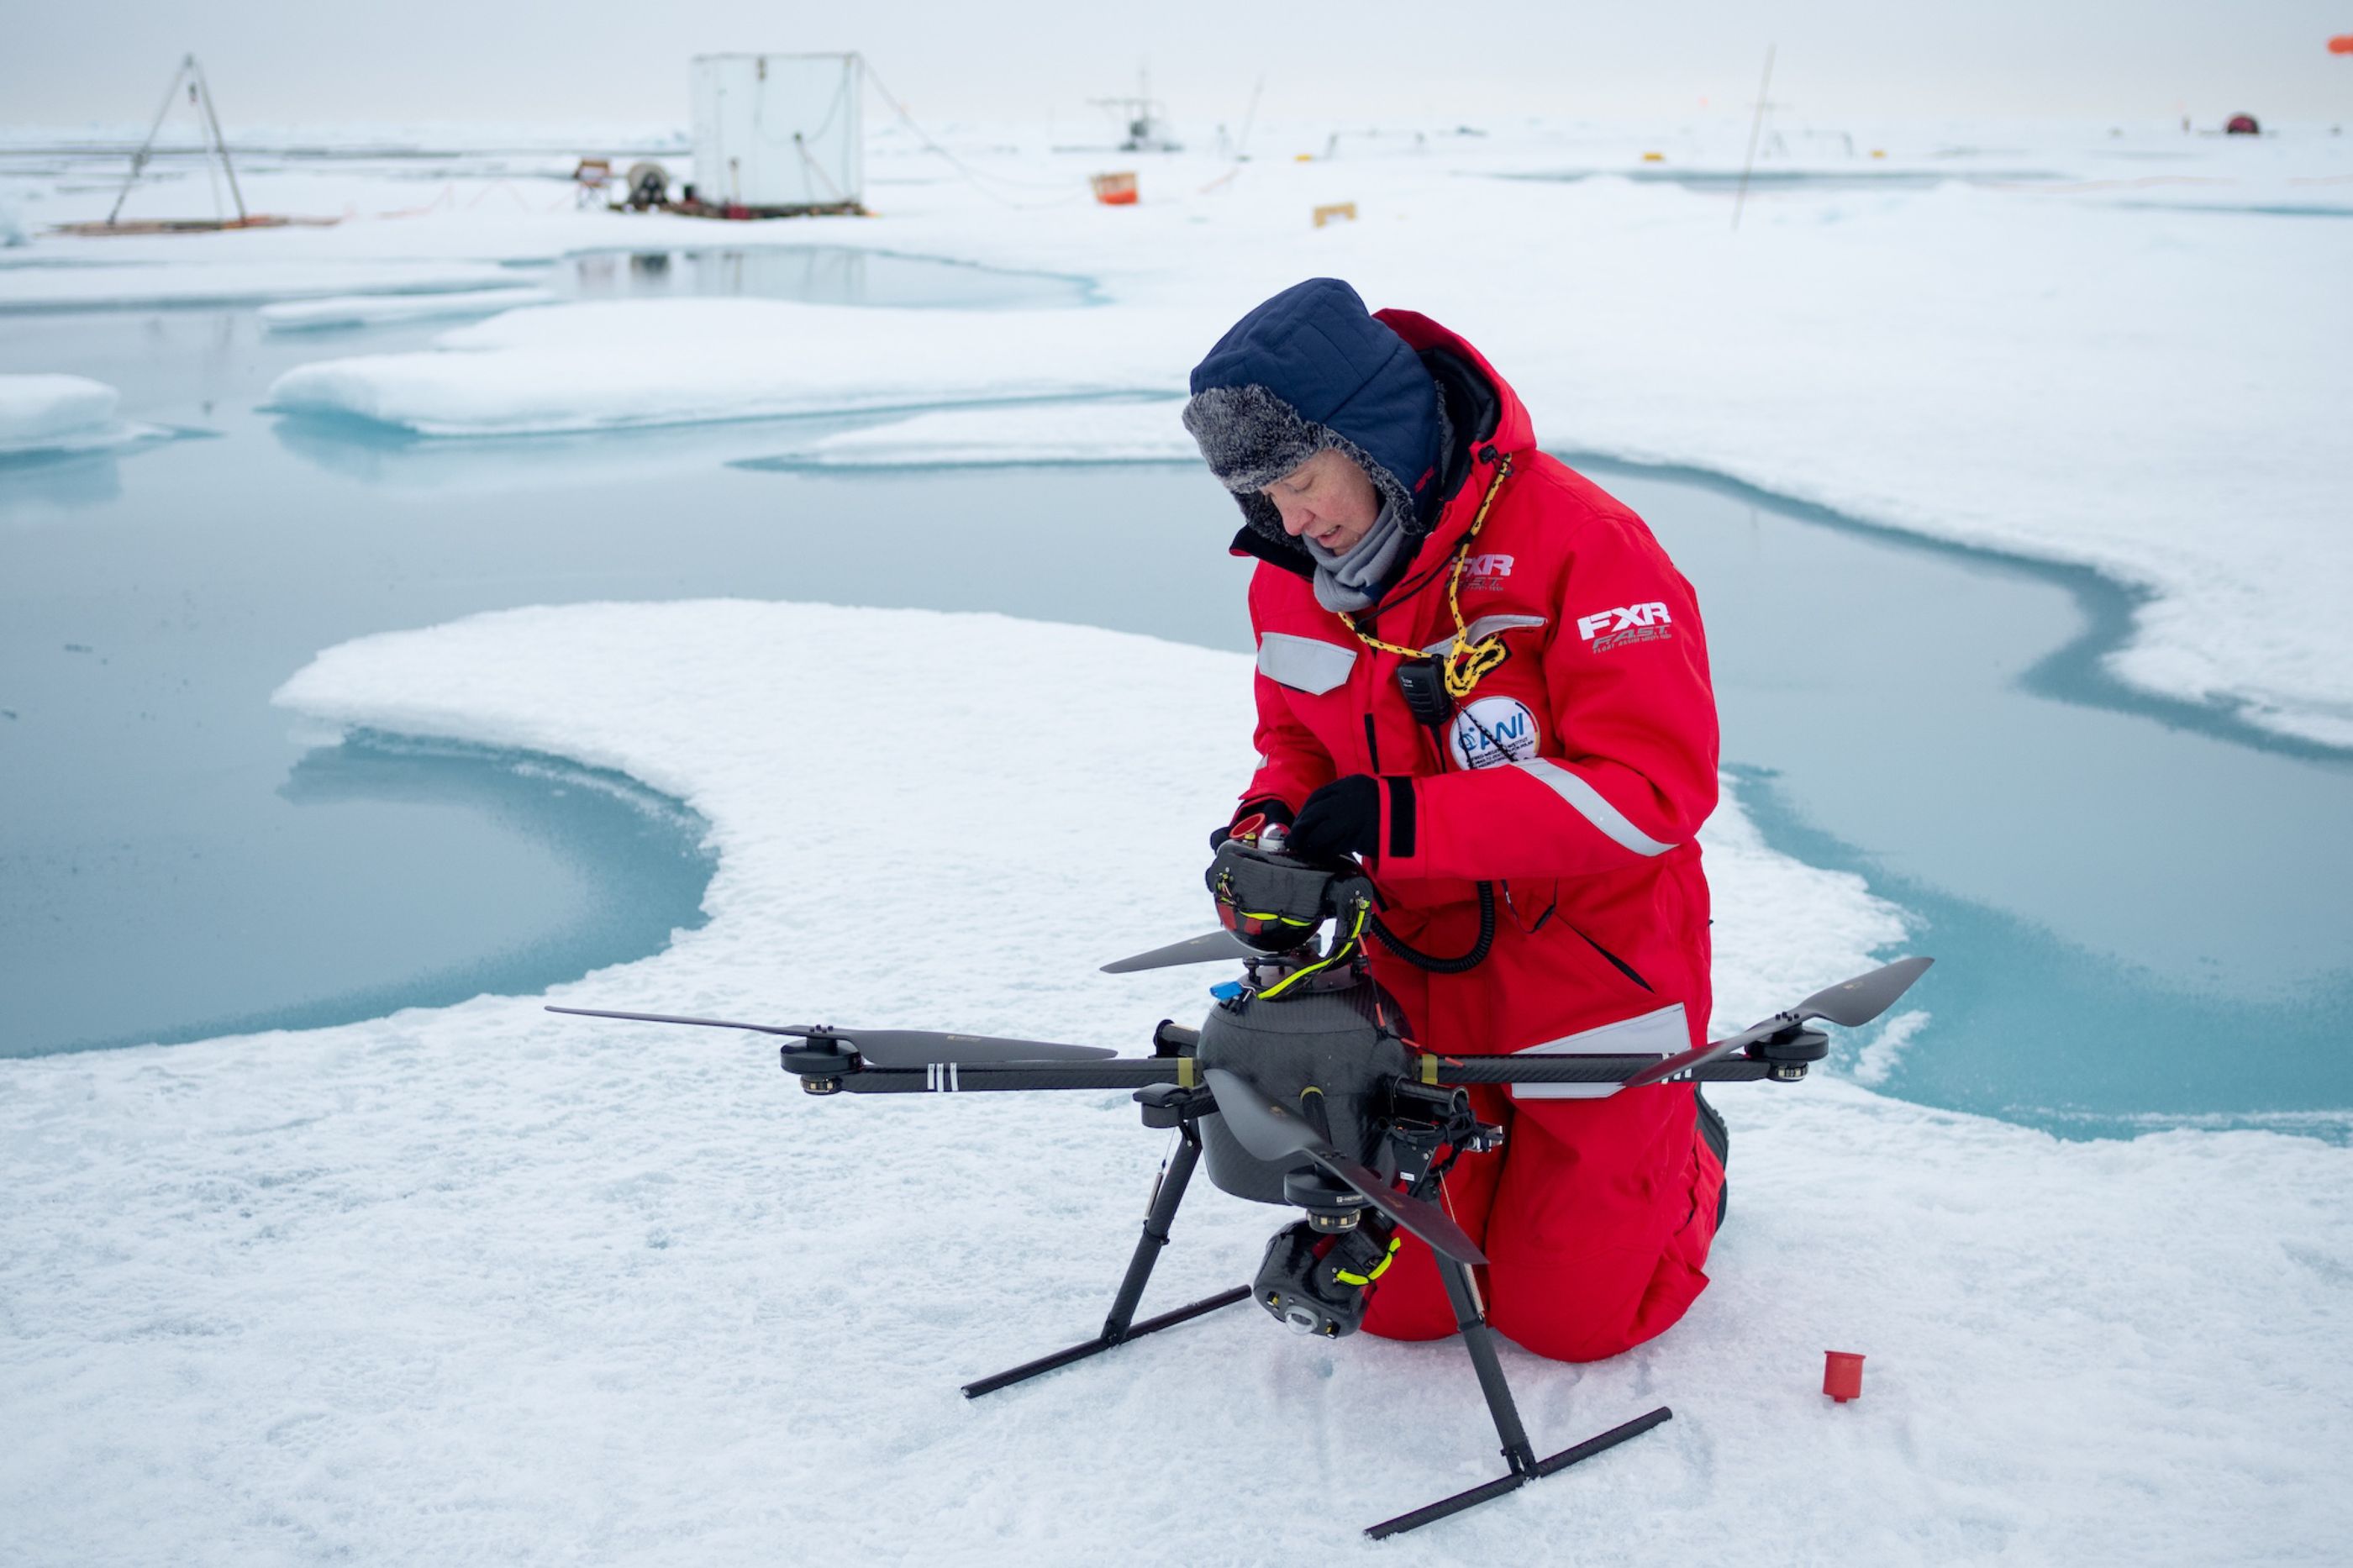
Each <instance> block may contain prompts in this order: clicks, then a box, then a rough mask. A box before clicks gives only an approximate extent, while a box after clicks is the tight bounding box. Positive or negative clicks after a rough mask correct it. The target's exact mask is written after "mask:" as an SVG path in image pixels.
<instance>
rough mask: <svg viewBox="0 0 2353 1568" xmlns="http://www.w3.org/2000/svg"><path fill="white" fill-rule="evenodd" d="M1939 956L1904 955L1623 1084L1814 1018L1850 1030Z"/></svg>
mask: <svg viewBox="0 0 2353 1568" xmlns="http://www.w3.org/2000/svg"><path fill="white" fill-rule="evenodd" d="M1932 963H1936V960H1935V959H1933V958H1899V959H1897V960H1896V961H1895V962H1894V963H1884V964H1882V965H1880V966H1879V967H1878V968H1877V969H1874V970H1873V971H1871V973H1868V974H1858V975H1856V976H1855V977H1854V978H1853V979H1852V980H1841V981H1840V982H1839V983H1838V984H1836V985H1831V986H1827V987H1825V988H1823V989H1822V990H1820V991H1817V992H1815V993H1814V994H1812V995H1811V996H1809V997H1807V998H1806V999H1805V1000H1804V1001H1802V1002H1800V1003H1799V1004H1798V1005H1796V1006H1795V1007H1792V1008H1790V1009H1789V1010H1788V1012H1786V1013H1776V1014H1774V1015H1773V1016H1771V1017H1769V1018H1767V1019H1766V1020H1765V1021H1764V1022H1763V1023H1761V1024H1752V1025H1750V1026H1748V1027H1747V1028H1746V1029H1743V1030H1741V1031H1740V1033H1738V1034H1736V1035H1733V1036H1729V1037H1726V1038H1724V1039H1721V1040H1711V1041H1709V1042H1708V1043H1707V1044H1706V1045H1704V1046H1694V1047H1692V1048H1691V1049H1690V1050H1687V1051H1685V1052H1683V1054H1682V1055H1680V1056H1672V1057H1669V1058H1667V1059H1666V1060H1664V1061H1662V1062H1661V1063H1659V1065H1658V1066H1656V1067H1652V1068H1643V1069H1642V1070H1641V1072H1638V1073H1636V1074H1635V1075H1634V1076H1633V1077H1632V1078H1630V1079H1627V1080H1626V1081H1625V1082H1624V1083H1623V1084H1621V1085H1620V1088H1622V1089H1640V1088H1641V1087H1642V1086H1643V1085H1645V1084H1652V1083H1659V1082H1662V1081H1663V1080H1665V1079H1671V1078H1673V1077H1675V1076H1676V1075H1677V1074H1679V1073H1687V1072H1689V1071H1691V1070H1692V1069H1693V1068H1697V1067H1704V1066H1706V1065H1707V1064H1708V1063H1709V1062H1712V1061H1715V1060H1717V1059H1718V1058H1723V1057H1728V1056H1730V1055H1731V1054H1732V1053H1733V1052H1735V1051H1737V1050H1743V1049H1746V1047H1749V1046H1752V1045H1755V1044H1756V1043H1757V1041H1759V1040H1761V1039H1764V1038H1766V1037H1768V1036H1772V1035H1778V1034H1779V1033H1780V1032H1781V1031H1782V1030H1784V1029H1787V1028H1789V1027H1790V1026H1793V1025H1798V1024H1802V1023H1804V1022H1805V1021H1806V1020H1807V1019H1809V1018H1828V1019H1829V1020H1830V1021H1831V1023H1833V1024H1837V1025H1841V1026H1843V1027H1846V1028H1850V1029H1852V1028H1855V1027H1858V1026H1861V1025H1863V1024H1868V1023H1870V1022H1871V1021H1872V1020H1873V1018H1876V1017H1878V1016H1880V1015H1881V1014H1882V1013H1884V1012H1886V1011H1887V1009H1888V1008H1890V1007H1892V1006H1894V1005H1895V999H1896V998H1897V997H1899V996H1901V995H1903V994H1904V993H1905V992H1906V991H1909V990H1911V989H1912V983H1913V982H1914V981H1915V980H1917V979H1919V978H1920V976H1921V975H1922V974H1924V973H1927V969H1928V966H1929V965H1930V964H1932Z"/></svg>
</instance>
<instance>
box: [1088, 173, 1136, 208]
mask: <svg viewBox="0 0 2353 1568" xmlns="http://www.w3.org/2000/svg"><path fill="white" fill-rule="evenodd" d="M1087 184H1090V185H1092V186H1093V187H1094V193H1095V200H1097V201H1099V202H1101V203H1103V205H1105V206H1107V207H1132V206H1134V205H1135V172H1134V170H1132V169H1128V170H1122V171H1121V172H1120V173H1118V174H1089V175H1088V176H1087Z"/></svg>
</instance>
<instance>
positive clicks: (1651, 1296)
mask: <svg viewBox="0 0 2353 1568" xmlns="http://www.w3.org/2000/svg"><path fill="white" fill-rule="evenodd" d="M1633 1092H1635V1093H1640V1094H1643V1095H1655V1096H1659V1097H1662V1100H1665V1101H1666V1102H1667V1104H1668V1105H1669V1106H1671V1107H1672V1109H1671V1111H1670V1113H1669V1114H1668V1115H1667V1116H1666V1117H1665V1118H1664V1121H1663V1124H1662V1122H1661V1121H1660V1120H1659V1119H1657V1118H1654V1117H1652V1116H1651V1115H1649V1114H1647V1111H1648V1110H1651V1107H1649V1106H1642V1105H1641V1104H1640V1102H1636V1101H1632V1100H1631V1098H1630V1096H1629V1097H1628V1098H1624V1099H1620V1098H1612V1099H1609V1100H1544V1101H1541V1102H1531V1101H1521V1102H1519V1103H1517V1104H1514V1102H1513V1101H1511V1100H1508V1099H1507V1098H1506V1097H1505V1092H1504V1090H1503V1089H1500V1088H1495V1087H1491V1086H1488V1085H1483V1084H1482V1085H1479V1086H1477V1087H1474V1088H1473V1089H1472V1090H1471V1094H1472V1100H1473V1102H1474V1103H1475V1104H1476V1106H1477V1108H1478V1112H1479V1117H1480V1120H1482V1121H1491V1122H1500V1123H1502V1124H1503V1125H1504V1129H1505V1131H1504V1146H1503V1148H1502V1149H1500V1150H1498V1151H1496V1152H1494V1153H1492V1154H1482V1155H1465V1156H1463V1158H1462V1159H1461V1161H1459V1162H1457V1163H1456V1164H1455V1166H1454V1169H1453V1172H1452V1173H1451V1174H1450V1175H1449V1176H1448V1177H1447V1178H1446V1189H1445V1199H1446V1205H1447V1208H1448V1210H1449V1211H1450V1212H1451V1214H1452V1215H1453V1217H1454V1221H1455V1223H1456V1224H1458V1225H1460V1226H1461V1227H1462V1228H1463V1229H1464V1230H1465V1231H1467V1232H1469V1233H1470V1235H1471V1238H1472V1240H1473V1241H1476V1242H1478V1243H1479V1246H1480V1249H1481V1250H1482V1251H1483V1252H1485V1253H1486V1255H1487V1259H1488V1262H1487V1267H1486V1268H1483V1269H1481V1270H1479V1271H1478V1272H1479V1274H1480V1276H1481V1279H1480V1284H1481V1287H1482V1294H1483V1296H1484V1299H1485V1301H1486V1306H1487V1320H1488V1321H1489V1322H1490V1323H1492V1324H1493V1325H1494V1328H1495V1331H1496V1332H1498V1333H1501V1334H1504V1335H1508V1336H1509V1337H1510V1338H1511V1339H1512V1340H1514V1342H1517V1343H1519V1344H1521V1345H1523V1346H1525V1348H1527V1349H1529V1350H1532V1351H1534V1352H1536V1353H1537V1354H1538V1355H1546V1356H1550V1357H1552V1358H1554V1359H1555V1360H1556V1361H1599V1360H1601V1359H1602V1358H1603V1357H1605V1356H1613V1355H1616V1354H1618V1353H1619V1352H1620V1351H1625V1350H1630V1349H1631V1348H1632V1347H1634V1346H1635V1345H1638V1344H1641V1342H1643V1341H1645V1340H1647V1339H1650V1338H1651V1337H1652V1336H1653V1335H1656V1334H1658V1333H1660V1332H1661V1331H1663V1330H1665V1329H1667V1328H1669V1327H1671V1326H1672V1324H1673V1323H1674V1322H1675V1321H1676V1320H1677V1319H1679V1318H1681V1317H1682V1316H1683V1311H1684V1309H1686V1308H1688V1307H1689V1306H1690V1305H1691V1304H1692V1302H1693V1301H1694V1300H1695V1299H1696V1298H1697V1297H1698V1295H1699V1293H1700V1291H1701V1290H1703V1289H1705V1288H1706V1285H1707V1276H1706V1274H1704V1272H1702V1265H1704V1263H1705V1262H1706V1261H1707V1250H1708V1246H1709V1244H1710V1243H1711V1242H1713V1241H1714V1240H1715V1215H1716V1198H1717V1194H1719V1193H1720V1192H1721V1191H1722V1189H1723V1186H1724V1168H1723V1166H1722V1165H1720V1164H1718V1163H1716V1158H1715V1151H1714V1150H1712V1149H1710V1148H1708V1147H1707V1146H1706V1145H1705V1144H1704V1142H1701V1141H1700V1138H1699V1132H1698V1127H1697V1122H1696V1115H1697V1108H1696V1107H1695V1106H1694V1103H1693V1100H1692V1091H1691V1089H1690V1088H1689V1087H1688V1086H1685V1085H1673V1086H1666V1087H1661V1088H1657V1089H1642V1090H1638V1091H1633ZM1662 1108H1664V1107H1662ZM1638 1109H1639V1111H1640V1112H1643V1113H1637V1114H1630V1112H1632V1111H1637V1110H1638ZM1456 1327H1457V1325H1456V1322H1455V1320H1454V1310H1453V1308H1452V1306H1451V1304H1450V1303H1449V1302H1448V1300H1447V1299H1446V1289H1445V1286H1444V1284H1443V1283H1442V1282H1441V1281H1440V1279H1439V1277H1438V1268H1437V1266H1436V1265H1435V1263H1434V1262H1433V1261H1432V1260H1431V1258H1430V1248H1429V1247H1425V1246H1423V1245H1422V1244H1421V1243H1420V1242H1419V1241H1418V1240H1416V1239H1414V1238H1413V1237H1407V1238H1406V1243H1405V1245H1404V1247H1400V1248H1399V1249H1398V1255H1397V1259H1396V1261H1395V1262H1394V1263H1392V1264H1391V1265H1390V1266H1389V1268H1388V1272H1387V1273H1386V1274H1384V1275H1383V1276H1382V1277H1381V1279H1380V1282H1379V1283H1378V1284H1377V1286H1375V1287H1374V1288H1373V1295H1372V1300H1371V1301H1370V1303H1369V1305H1368V1307H1367V1309H1366V1314H1365V1330H1366V1332H1368V1333H1375V1334H1379V1335H1381V1336H1383V1337H1384V1338H1387V1339H1393V1340H1435V1339H1443V1338H1445V1337H1447V1336H1448V1335H1450V1334H1452V1333H1453V1332H1454V1331H1456Z"/></svg>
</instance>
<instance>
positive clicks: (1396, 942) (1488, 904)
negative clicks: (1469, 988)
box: [1366, 882, 1495, 974]
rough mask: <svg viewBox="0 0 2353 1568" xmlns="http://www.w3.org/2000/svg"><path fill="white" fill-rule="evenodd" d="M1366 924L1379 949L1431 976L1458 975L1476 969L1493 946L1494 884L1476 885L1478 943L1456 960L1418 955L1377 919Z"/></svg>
mask: <svg viewBox="0 0 2353 1568" xmlns="http://www.w3.org/2000/svg"><path fill="white" fill-rule="evenodd" d="M1366 924H1367V925H1369V926H1370V927H1371V929H1372V932H1373V935H1374V936H1376V937H1377V938H1379V939H1380V943H1381V945H1382V946H1383V947H1386V948H1388V950H1389V951H1390V952H1394V953H1396V954H1397V955H1398V957H1399V958H1402V959H1404V960H1405V961H1406V962H1407V963H1410V964H1412V965H1413V966H1414V967H1415V968H1416V969H1426V970H1428V971H1429V972H1430V973H1432V974H1461V973H1464V972H1465V971H1467V970H1471V969H1475V968H1477V967H1478V966H1479V964H1480V963H1481V962H1482V961H1483V960H1484V959H1485V958H1486V956H1487V950H1488V949H1489V948H1491V947H1493V946H1494V944H1495V884H1494V883H1493V882H1482V883H1480V884H1479V939H1478V940H1477V941H1476V942H1472V944H1471V949H1470V951H1469V952H1464V953H1462V954H1461V955H1460V956H1458V957H1454V958H1440V957H1438V956H1437V955H1436V954H1434V953H1428V952H1422V951H1421V950H1420V949H1419V948H1417V947H1415V946H1414V945H1413V944H1412V943H1410V942H1407V941H1406V940H1405V938H1403V937H1401V936H1399V935H1398V934H1397V933H1396V932H1395V931H1391V930H1389V928H1388V927H1387V926H1385V925H1383V924H1382V923H1381V917H1380V916H1378V915H1375V916H1373V917H1372V918H1371V920H1369V921H1366Z"/></svg>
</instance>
